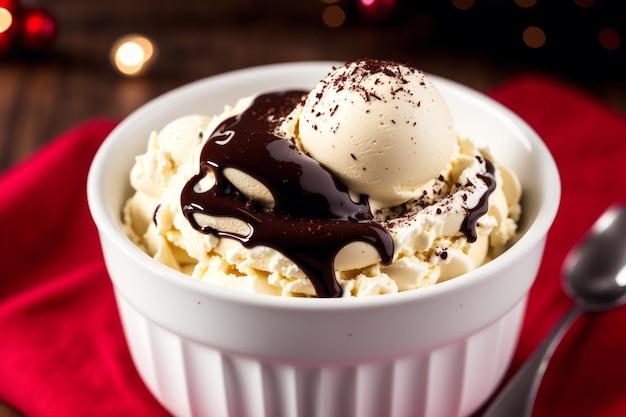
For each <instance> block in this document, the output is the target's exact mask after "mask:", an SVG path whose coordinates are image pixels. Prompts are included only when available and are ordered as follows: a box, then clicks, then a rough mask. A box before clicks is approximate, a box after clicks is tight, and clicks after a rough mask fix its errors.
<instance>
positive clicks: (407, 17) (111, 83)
mask: <svg viewBox="0 0 626 417" xmlns="http://www.w3.org/2000/svg"><path fill="white" fill-rule="evenodd" d="M346 3H347V2H346V1H340V2H339V4H340V5H341V4H346ZM415 3H420V2H415ZM39 4H40V5H41V6H43V7H46V8H47V9H48V10H50V11H51V12H52V13H53V15H54V16H55V17H56V20H57V21H58V25H59V32H58V37H57V39H56V41H55V44H54V48H53V50H52V51H51V52H50V53H49V54H48V55H47V56H44V57H40V58H32V57H31V58H28V57H24V56H20V55H12V56H8V57H4V58H0V172H1V171H5V170H7V169H9V168H10V167H11V166H13V165H14V164H17V163H19V162H20V161H22V160H23V159H24V158H27V157H28V156H29V155H30V154H32V153H33V152H34V151H35V150H37V149H38V148H40V147H41V146H42V145H44V144H45V143H46V142H48V141H49V140H51V139H52V138H54V137H55V136H56V135H58V134H59V133H61V132H63V131H64V130H66V129H69V128H71V127H72V126H74V125H76V124H77V123H80V122H82V121H85V120H88V119H89V118H93V117H111V118H115V119H121V118H123V117H124V116H126V115H127V114H129V113H130V112H132V111H133V110H134V109H136V108H137V107H138V106H140V105H141V104H143V103H145V102H146V101H148V100H150V99H152V98H154V97H155V96H157V95H159V94H162V93H164V92H166V91H168V90H170V89H172V88H174V87H177V86H180V85H182V84H185V83H187V82H190V81H193V80H196V79H199V78H203V77H207V76H210V75H213V74H217V73H221V72H224V71H229V70H233V69H238V68H243V67H249V66H253V65H261V64H268V63H275V62H284V61H303V60H340V61H346V60H351V59H355V58H361V57H376V58H385V59H394V60H398V61H402V62H409V63H411V64H413V65H415V66H417V67H419V68H421V69H423V70H425V71H427V72H431V73H435V74H438V75H441V76H444V77H447V78H450V79H453V80H456V81H459V82H461V83H463V84H466V85H469V86H470V87H473V88H476V89H478V90H486V89H489V88H491V87H493V86H495V85H497V84H499V83H501V82H503V81H505V80H507V79H509V78H511V77H513V76H515V75H518V74H521V73H524V72H526V71H544V70H545V68H544V67H542V66H537V65H536V63H534V64H533V63H530V62H524V61H521V60H511V59H502V58H498V57H494V56H489V55H486V54H485V53H484V52H480V51H471V50H462V49H459V48H446V47H443V46H441V45H435V44H433V42H431V40H432V36H431V35H432V32H433V30H435V27H436V25H437V18H438V16H433V15H432V13H429V12H428V11H425V10H420V9H419V7H418V6H413V7H408V9H403V10H402V12H403V16H400V17H399V18H398V19H397V20H396V21H394V22H392V23H388V24H373V23H368V22H365V21H363V20H362V19H357V18H355V16H354V14H350V13H349V20H348V21H347V22H346V24H345V25H344V26H342V27H340V28H337V29H332V28H329V27H327V26H325V25H324V24H323V23H322V20H321V13H322V10H323V8H324V7H327V3H324V2H322V1H321V0H306V1H304V0H303V1H291V0H281V1H278V0H276V1H263V2H260V1H253V0H229V1H223V2H219V1H207V0H185V1H183V2H179V1H174V0H168V1H164V0H161V1H149V0H106V1H88V2H87V1H83V0H42V1H40V2H39ZM132 32H138V33H143V34H146V35H148V36H150V37H152V38H153V39H154V41H155V42H156V45H157V47H158V49H159V50H158V58H157V60H156V63H155V65H154V66H153V67H152V68H151V70H150V71H149V72H148V73H147V74H146V75H144V76H142V77H140V78H137V79H129V78H125V77H122V76H120V75H118V74H117V73H116V72H115V71H114V70H113V68H112V67H111V65H110V63H109V49H110V47H111V45H112V44H113V42H114V41H115V40H116V39H117V38H118V37H119V36H121V35H124V34H127V33H132ZM460 36H462V34H461V35H460ZM549 71H552V70H549ZM552 75H556V76H558V77H560V78H563V79H565V80H566V81H568V82H571V83H574V84H576V85H578V86H580V87H581V88H583V89H585V90H586V91H588V92H589V93H590V94H592V95H594V96H596V97H597V98H598V99H599V100H602V101H604V102H605V103H606V104H607V105H608V106H612V107H614V108H615V109H616V111H618V112H623V113H625V114H626V81H625V80H624V79H619V78H618V79H616V78H612V79H604V78H602V77H599V78H591V77H580V76H579V75H578V74H573V73H569V72H568V71H567V70H564V71H563V70H562V71H559V72H557V73H552ZM0 378H10V375H0ZM15 415H19V414H18V413H17V412H15V411H13V410H12V409H11V408H10V407H8V406H7V405H2V404H0V417H8V416H15Z"/></svg>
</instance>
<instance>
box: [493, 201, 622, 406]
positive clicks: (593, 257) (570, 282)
mask: <svg viewBox="0 0 626 417" xmlns="http://www.w3.org/2000/svg"><path fill="white" fill-rule="evenodd" d="M561 284H562V287H563V290H564V292H565V293H566V294H567V295H568V296H569V297H570V298H571V299H572V300H573V301H574V303H575V304H574V306H573V307H572V308H571V309H570V310H569V311H568V312H567V313H566V314H565V315H564V316H563V317H562V318H561V320H560V321H559V322H558V323H557V324H556V325H555V327H554V328H553V329H552V331H551V332H550V334H549V335H548V336H547V337H546V339H545V340H544V341H543V342H542V343H541V345H539V346H538V347H537V348H536V349H535V351H534V352H533V354H532V355H531V356H530V357H529V358H528V359H527V360H526V362H525V363H524V364H523V365H522V367H521V368H520V369H519V370H518V371H517V373H516V374H515V375H514V376H513V378H511V380H510V381H509V382H508V383H507V384H506V385H505V386H504V388H503V389H502V390H501V391H500V393H498V395H496V397H495V398H494V400H493V401H492V403H491V404H490V405H489V407H488V408H487V410H486V411H485V413H484V414H483V417H509V416H514V415H521V416H524V417H529V416H530V415H531V414H532V409H533V405H534V402H535V398H536V396H537V392H538V391H539V386H540V385H541V380H542V379H543V374H544V372H545V370H546V368H547V366H548V362H549V361H550V358H551V357H552V354H553V353H554V351H555V350H556V347H557V346H558V344H559V342H560V341H561V339H562V338H563V336H564V335H565V333H566V332H567V330H568V329H569V327H570V326H571V324H572V323H573V322H574V321H575V320H576V319H577V318H578V317H579V316H580V315H581V314H583V313H584V312H587V311H606V310H610V309H613V308H616V307H619V306H621V305H623V304H624V303H626V205H622V204H615V205H613V206H611V207H609V208H608V209H607V210H606V211H605V212H604V213H603V214H602V215H601V216H600V217H599V218H598V220H596V222H595V223H594V225H593V226H592V227H591V229H590V230H589V232H588V233H587V234H586V236H584V237H583V239H582V240H581V241H580V243H578V244H577V245H575V246H574V247H573V248H572V249H571V250H570V252H569V254H568V255H567V256H566V258H565V261H564V263H563V271H562V281H561ZM520 412H522V414H520Z"/></svg>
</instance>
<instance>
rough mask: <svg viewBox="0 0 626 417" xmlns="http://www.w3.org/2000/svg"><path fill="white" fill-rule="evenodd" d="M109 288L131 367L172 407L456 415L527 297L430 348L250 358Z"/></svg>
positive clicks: (489, 379) (491, 375)
mask: <svg viewBox="0 0 626 417" xmlns="http://www.w3.org/2000/svg"><path fill="white" fill-rule="evenodd" d="M116 295H117V302H118V306H119V310H120V315H121V317H122V322H123V325H124V331H125V334H126V337H127V339H128V345H129V348H130V351H131V355H132V357H133V361H134V363H135V366H136V368H137V370H138V371H139V373H140V375H141V376H142V378H143V380H144V381H145V383H146V385H147V387H148V388H149V389H150V391H151V392H152V393H153V394H154V396H155V397H156V398H157V399H158V400H159V401H160V402H161V403H162V404H163V405H164V406H165V407H166V408H167V409H168V410H170V411H171V412H172V413H173V414H174V415H176V416H180V417H380V416H389V417H437V416H441V417H465V416H468V415H470V414H471V413H472V412H474V411H475V410H476V409H477V408H478V407H480V405H481V404H482V403H483V402H484V401H485V400H486V399H487V398H488V397H489V396H490V395H491V393H492V392H493V390H494V389H495V388H496V386H497V385H498V383H499V382H500V381H501V379H502V377H503V375H504V373H505V371H506V369H507V367H508V365H509V363H510V361H511V358H512V355H513V351H514V349H515V346H516V343H517V340H518V336H519V330H520V328H521V323H522V319H523V315H524V310H525V305H526V299H523V300H522V301H521V302H520V303H519V304H517V305H516V306H515V307H514V308H513V309H512V310H511V311H510V312H508V313H507V314H506V315H505V316H503V317H502V318H500V319H499V320H497V321H495V322H494V323H492V324H490V325H488V326H487V327H485V328H483V329H482V330H480V331H478V332H477V333H474V334H472V335H470V336H468V337H466V338H463V339H459V340H456V341H455V342H453V343H451V344H448V345H445V346H442V347H439V348H437V349H436V350H434V351H430V352H417V353H415V354H414V355H409V356H404V357H400V358H391V359H390V358H381V359H380V360H378V361H373V362H369V363H347V364H344V363H341V364H330V365H329V364H319V365H317V364H299V363H284V362H273V361H269V360H267V359H262V360H258V359H256V358H251V357H245V356H241V355H237V354H233V353H231V352H223V351H219V350H216V349H214V348H212V347H210V346H207V345H203V344H200V343H197V342H195V341H192V340H189V339H186V338H181V337H180V336H179V335H177V334H175V333H172V332H170V331H169V330H167V329H164V328H163V327H161V326H159V325H157V324H155V323H154V322H152V321H151V320H149V319H147V318H146V317H145V316H144V315H142V314H141V313H139V312H138V311H137V310H136V309H135V308H134V307H132V306H131V305H130V304H129V303H128V302H127V301H126V300H125V298H124V297H123V296H121V295H120V294H119V293H117V294H116Z"/></svg>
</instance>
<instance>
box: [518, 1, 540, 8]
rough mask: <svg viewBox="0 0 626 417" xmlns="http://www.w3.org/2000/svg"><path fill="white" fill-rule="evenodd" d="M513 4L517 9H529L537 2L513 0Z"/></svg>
mask: <svg viewBox="0 0 626 417" xmlns="http://www.w3.org/2000/svg"><path fill="white" fill-rule="evenodd" d="M515 4H517V5H518V6H519V7H524V8H529V7H533V6H534V5H535V4H537V0H515Z"/></svg>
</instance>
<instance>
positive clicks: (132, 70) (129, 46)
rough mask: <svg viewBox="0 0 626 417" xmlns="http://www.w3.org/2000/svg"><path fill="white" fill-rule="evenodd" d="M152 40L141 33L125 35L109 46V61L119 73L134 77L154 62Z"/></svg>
mask: <svg viewBox="0 0 626 417" xmlns="http://www.w3.org/2000/svg"><path fill="white" fill-rule="evenodd" d="M155 54H156V48H155V46H154V42H152V40H150V39H149V38H147V37H146V36H143V35H134V34H133V35H126V36H123V37H122V38H120V39H118V40H117V41H116V42H115V43H114V44H113V46H112V47H111V63H112V64H113V67H114V68H115V69H116V70H117V71H119V72H120V73H121V74H123V75H126V76H129V77H136V76H139V75H141V74H144V73H145V72H146V71H147V70H148V68H150V66H151V65H152V63H153V62H154V58H155Z"/></svg>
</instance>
